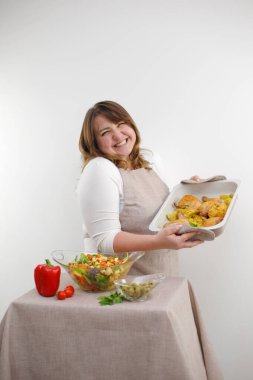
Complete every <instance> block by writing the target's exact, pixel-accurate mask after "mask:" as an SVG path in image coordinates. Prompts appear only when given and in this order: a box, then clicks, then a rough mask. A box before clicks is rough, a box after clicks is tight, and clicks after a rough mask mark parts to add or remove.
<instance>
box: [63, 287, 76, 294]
mask: <svg viewBox="0 0 253 380" xmlns="http://www.w3.org/2000/svg"><path fill="white" fill-rule="evenodd" d="M67 289H70V290H71V291H72V293H73V294H74V293H75V288H74V287H73V286H72V285H68V286H66V288H65V289H64V290H67Z"/></svg>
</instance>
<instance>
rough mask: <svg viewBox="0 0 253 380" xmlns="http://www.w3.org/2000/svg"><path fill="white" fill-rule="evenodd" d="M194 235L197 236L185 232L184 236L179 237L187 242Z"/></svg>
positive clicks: (195, 233) (193, 233) (194, 233)
mask: <svg viewBox="0 0 253 380" xmlns="http://www.w3.org/2000/svg"><path fill="white" fill-rule="evenodd" d="M195 235H197V232H187V233H185V234H182V235H181V236H180V237H181V238H182V240H183V241H187V240H189V239H191V238H192V237H193V236H195Z"/></svg>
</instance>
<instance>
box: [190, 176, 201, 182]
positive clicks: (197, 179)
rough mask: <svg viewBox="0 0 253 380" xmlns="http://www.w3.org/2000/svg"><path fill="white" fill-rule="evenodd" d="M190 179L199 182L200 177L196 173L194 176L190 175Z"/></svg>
mask: <svg viewBox="0 0 253 380" xmlns="http://www.w3.org/2000/svg"><path fill="white" fill-rule="evenodd" d="M190 179H192V180H193V181H196V182H199V181H200V180H201V178H200V177H199V176H198V175H196V174H195V175H194V176H192V177H191V178H190Z"/></svg>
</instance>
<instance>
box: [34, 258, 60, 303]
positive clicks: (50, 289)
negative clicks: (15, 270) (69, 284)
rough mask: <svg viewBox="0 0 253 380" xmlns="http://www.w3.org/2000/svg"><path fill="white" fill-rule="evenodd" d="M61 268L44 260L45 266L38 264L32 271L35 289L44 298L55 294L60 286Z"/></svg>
mask: <svg viewBox="0 0 253 380" xmlns="http://www.w3.org/2000/svg"><path fill="white" fill-rule="evenodd" d="M60 274H61V268H60V267H59V266H58V265H56V266H54V265H52V264H51V262H50V261H49V260H48V259H46V264H39V265H37V267H36V268H35V269H34V280H35V285H36V289H37V290H38V292H39V294H40V295H41V296H44V297H52V296H54V295H55V293H56V292H57V290H58V288H59V285H60Z"/></svg>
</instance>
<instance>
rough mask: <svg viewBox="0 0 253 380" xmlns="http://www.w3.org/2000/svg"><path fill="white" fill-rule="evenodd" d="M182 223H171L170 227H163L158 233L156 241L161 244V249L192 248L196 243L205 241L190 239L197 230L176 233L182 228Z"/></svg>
mask: <svg viewBox="0 0 253 380" xmlns="http://www.w3.org/2000/svg"><path fill="white" fill-rule="evenodd" d="M181 227H182V225H179V224H171V225H170V226H168V227H165V228H163V229H162V230H161V231H159V232H158V234H157V235H156V241H157V244H158V246H159V249H166V248H167V249H174V250H178V249H182V248H192V247H195V246H196V245H199V244H201V243H204V242H203V241H202V240H190V241H189V239H190V238H192V237H193V236H194V235H196V232H187V233H185V234H182V235H176V233H177V232H178V231H179V230H180V228H181Z"/></svg>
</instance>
